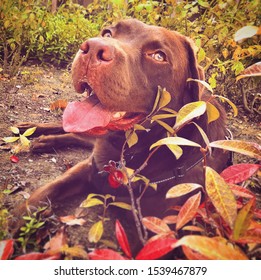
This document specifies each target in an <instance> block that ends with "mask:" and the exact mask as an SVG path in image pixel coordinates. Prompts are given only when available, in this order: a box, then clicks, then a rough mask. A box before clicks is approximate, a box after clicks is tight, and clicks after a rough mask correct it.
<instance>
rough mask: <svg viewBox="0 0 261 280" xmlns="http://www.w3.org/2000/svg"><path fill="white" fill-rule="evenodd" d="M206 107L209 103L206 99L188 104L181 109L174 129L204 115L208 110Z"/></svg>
mask: <svg viewBox="0 0 261 280" xmlns="http://www.w3.org/2000/svg"><path fill="white" fill-rule="evenodd" d="M206 108H207V105H206V102H204V101H197V102H192V103H188V104H186V105H185V106H183V107H182V108H181V109H180V110H179V112H178V114H177V117H176V123H175V126H174V129H175V128H178V127H180V126H182V125H183V124H185V123H186V122H188V121H190V120H192V119H194V118H197V117H199V116H201V115H203V114H204V113H205V111H206Z"/></svg>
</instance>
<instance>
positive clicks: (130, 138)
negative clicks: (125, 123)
mask: <svg viewBox="0 0 261 280" xmlns="http://www.w3.org/2000/svg"><path fill="white" fill-rule="evenodd" d="M125 137H126V141H127V144H128V146H129V148H130V147H132V146H134V145H135V144H137V142H138V140H139V139H138V135H137V133H136V132H135V131H133V130H127V131H126V132H125Z"/></svg>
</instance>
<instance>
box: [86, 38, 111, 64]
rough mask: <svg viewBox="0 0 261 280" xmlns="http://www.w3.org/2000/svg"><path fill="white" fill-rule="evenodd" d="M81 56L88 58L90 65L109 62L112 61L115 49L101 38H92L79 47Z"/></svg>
mask: <svg viewBox="0 0 261 280" xmlns="http://www.w3.org/2000/svg"><path fill="white" fill-rule="evenodd" d="M80 50H81V51H82V53H83V55H85V56H89V59H90V62H91V63H92V64H94V65H95V64H100V63H101V62H110V61H112V60H113V59H114V53H115V48H114V46H113V45H111V44H109V43H108V42H106V41H104V40H103V39H101V38H92V39H89V40H87V41H85V42H84V43H82V45H81V46H80Z"/></svg>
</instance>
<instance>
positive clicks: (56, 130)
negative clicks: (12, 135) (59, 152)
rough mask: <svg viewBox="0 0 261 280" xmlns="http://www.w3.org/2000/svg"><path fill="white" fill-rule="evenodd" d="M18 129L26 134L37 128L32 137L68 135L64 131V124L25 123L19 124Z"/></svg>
mask: <svg viewBox="0 0 261 280" xmlns="http://www.w3.org/2000/svg"><path fill="white" fill-rule="evenodd" d="M16 127H18V128H19V130H20V132H21V133H23V132H25V131H26V130H27V129H28V128H32V127H36V130H35V132H34V133H33V135H32V137H36V136H39V135H48V134H64V133H66V132H65V131H64V130H63V126H62V122H51V123H30V122H23V123H18V124H17V125H16Z"/></svg>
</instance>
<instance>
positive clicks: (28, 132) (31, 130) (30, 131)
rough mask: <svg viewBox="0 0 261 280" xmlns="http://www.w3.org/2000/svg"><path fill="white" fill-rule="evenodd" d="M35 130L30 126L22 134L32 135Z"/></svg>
mask: <svg viewBox="0 0 261 280" xmlns="http://www.w3.org/2000/svg"><path fill="white" fill-rule="evenodd" d="M35 130H36V127H31V128H28V129H27V130H26V131H25V132H24V133H23V136H26V137H27V136H30V135H32V134H33V133H34V132H35Z"/></svg>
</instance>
